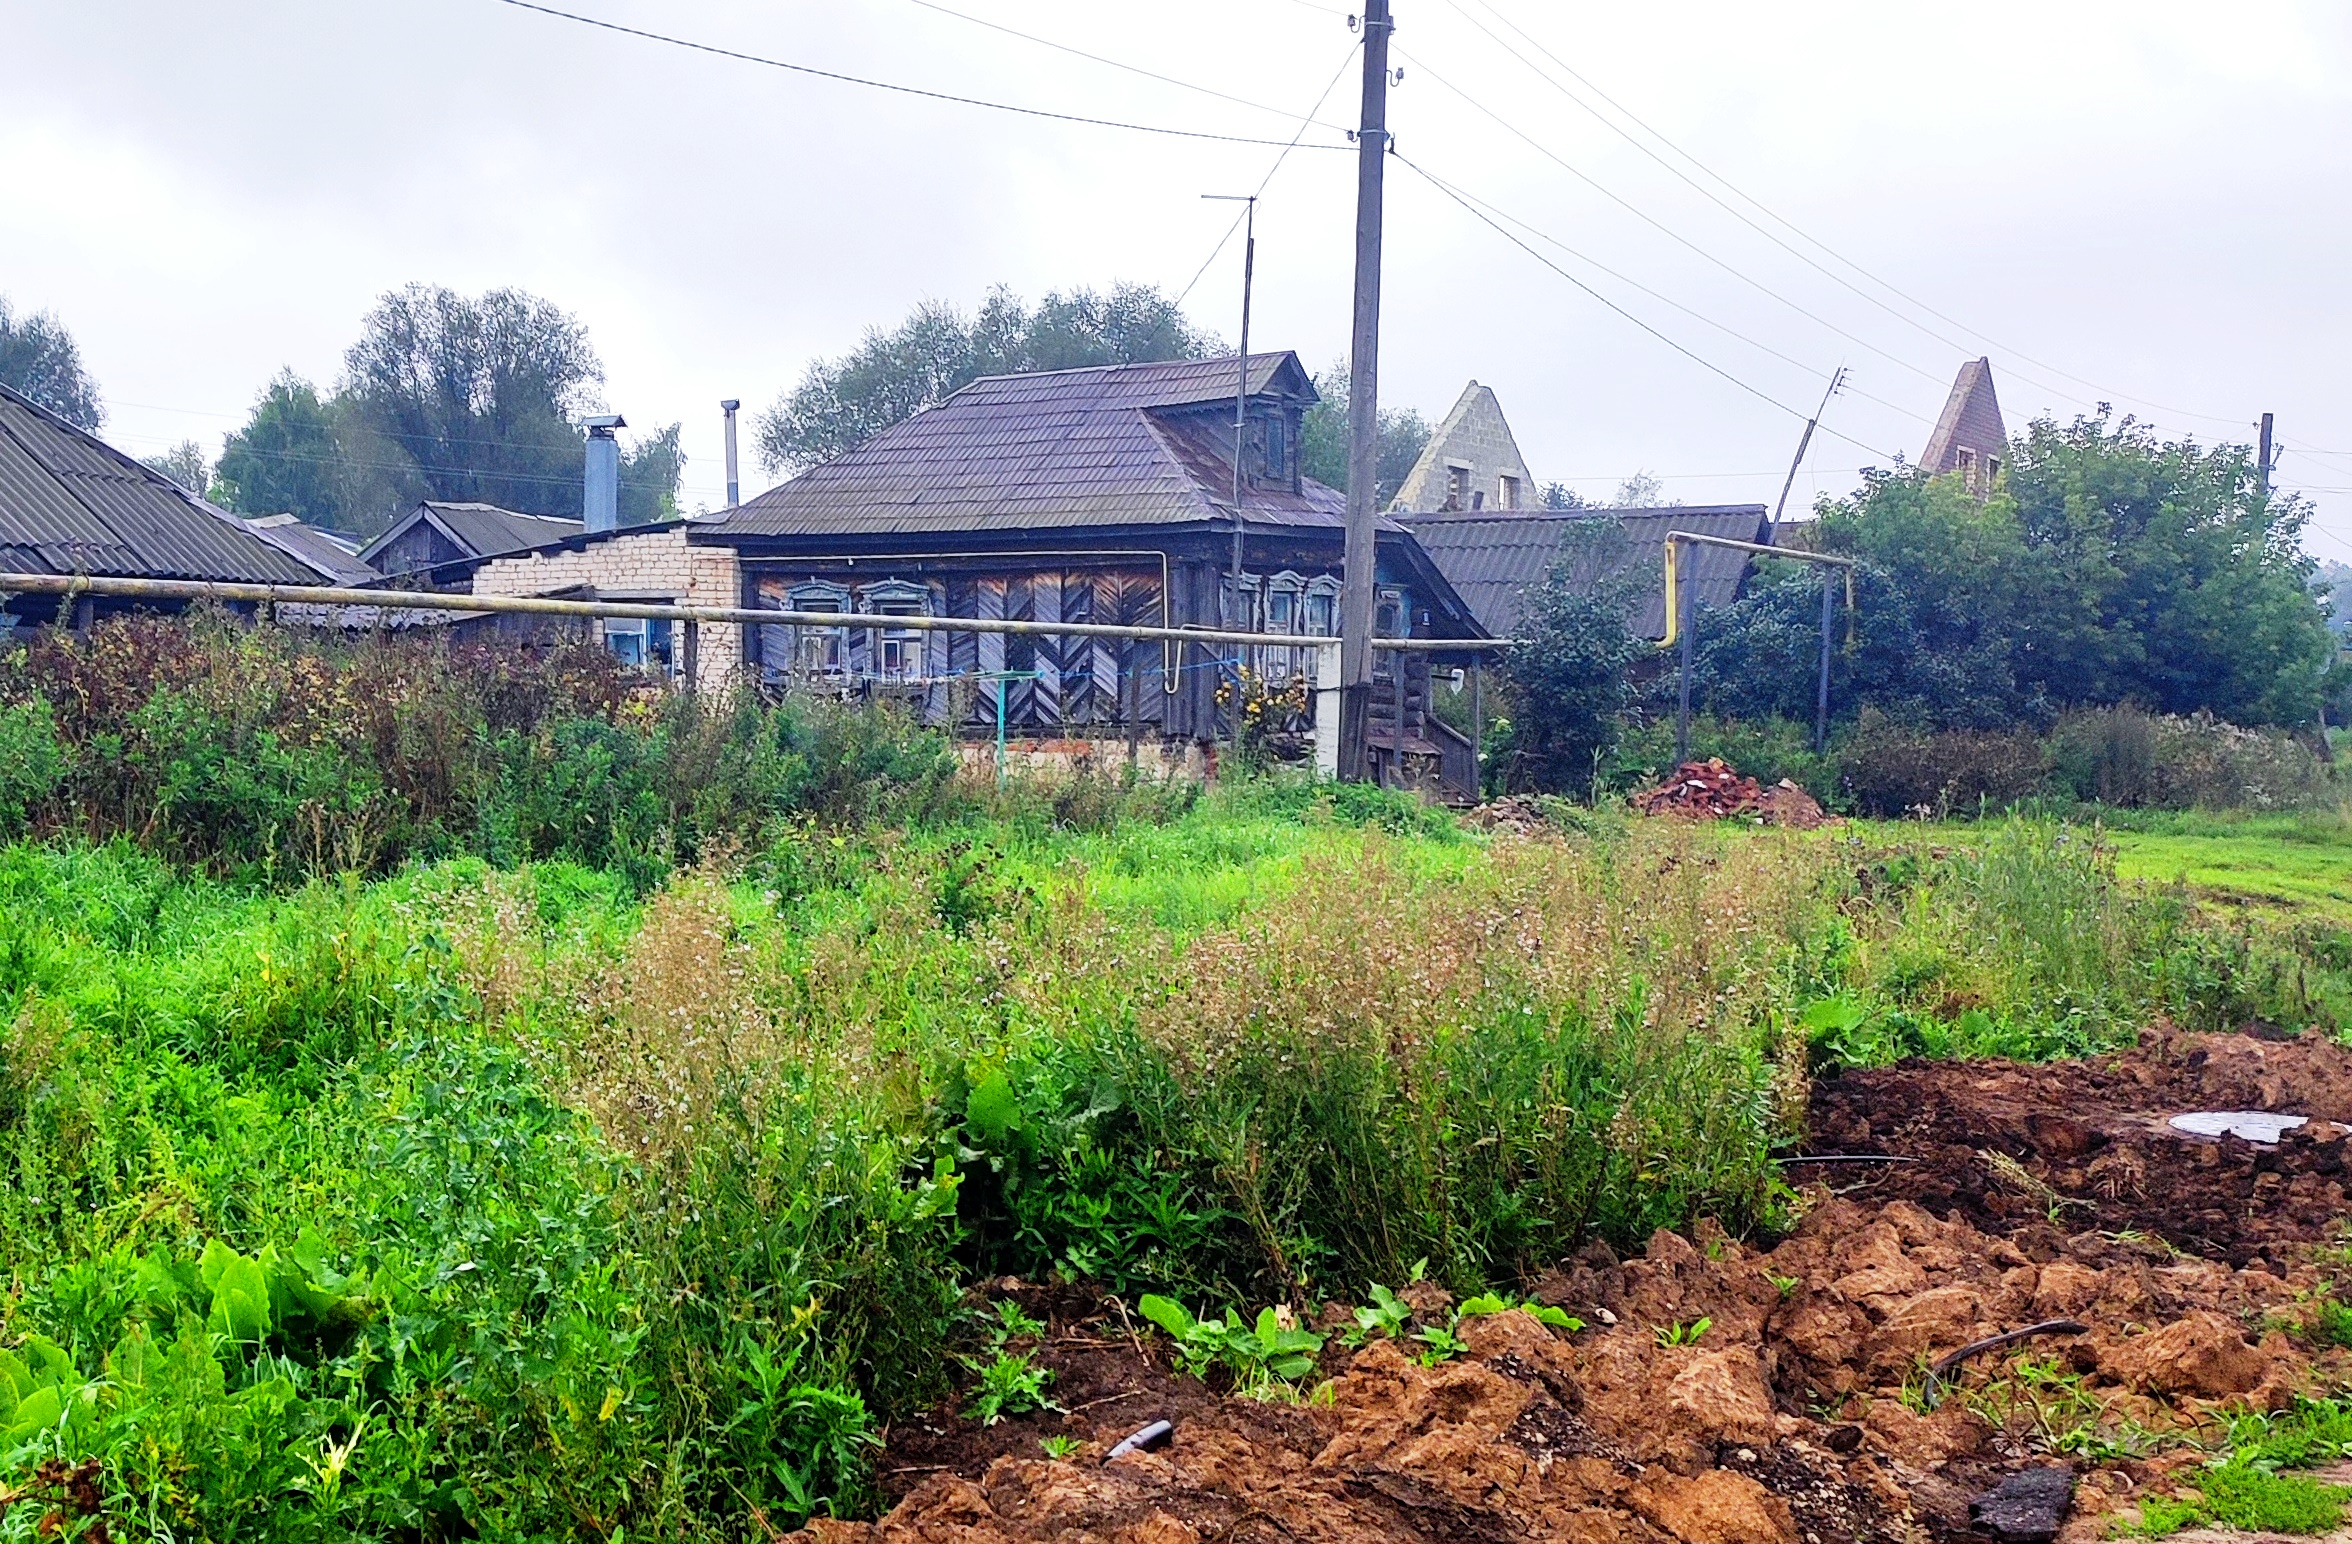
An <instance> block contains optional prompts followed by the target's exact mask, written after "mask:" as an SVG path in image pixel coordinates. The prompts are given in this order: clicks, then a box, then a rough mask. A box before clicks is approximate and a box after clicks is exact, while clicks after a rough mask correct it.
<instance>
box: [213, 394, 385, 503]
mask: <svg viewBox="0 0 2352 1544" xmlns="http://www.w3.org/2000/svg"><path fill="white" fill-rule="evenodd" d="M339 416H341V415H340V414H339V413H338V411H337V410H336V408H335V406H334V405H333V404H332V403H329V402H327V401H323V400H321V399H320V397H319V394H318V389H317V388H316V387H314V386H312V385H311V384H310V382H308V381H306V380H304V379H302V377H300V376H298V375H296V374H295V373H294V372H293V371H291V370H280V371H279V372H278V374H277V376H276V378H275V379H273V380H272V381H271V382H270V383H269V385H267V386H265V387H263V388H262V392H261V396H260V398H259V399H258V400H257V401H256V402H255V403H254V404H253V416H252V417H251V418H250V419H248V420H247V421H246V424H245V427H244V428H242V429H240V430H238V431H237V432H236V433H234V434H232V435H230V436H229V437H228V439H227V441H226V442H225V443H224V444H223V445H222V446H221V458H220V465H219V466H217V467H215V468H214V469H213V475H214V477H215V478H216V479H217V480H218V482H219V485H220V493H221V497H222V499H223V500H224V501H225V502H226V503H227V505H228V507H229V508H231V509H234V510H236V511H238V512H239V513H241V514H248V515H276V514H291V515H296V516H299V517H300V518H302V519H304V520H307V521H309V522H310V523H311V524H313V525H320V526H325V527H328V528H330V529H334V530H356V529H358V528H359V526H360V525H361V524H362V523H363V522H364V519H365V510H364V509H359V508H350V507H347V506H346V504H345V502H344V495H345V493H346V492H347V491H348V490H347V487H346V485H347V483H348V481H349V478H348V476H347V472H348V470H349V469H348V468H346V467H345V466H344V465H343V462H344V461H345V459H346V458H345V455H344V449H343V445H342V441H341V439H340V437H339V436H338V435H337V433H336V427H337V425H336V420H337V418H338V417H339Z"/></svg>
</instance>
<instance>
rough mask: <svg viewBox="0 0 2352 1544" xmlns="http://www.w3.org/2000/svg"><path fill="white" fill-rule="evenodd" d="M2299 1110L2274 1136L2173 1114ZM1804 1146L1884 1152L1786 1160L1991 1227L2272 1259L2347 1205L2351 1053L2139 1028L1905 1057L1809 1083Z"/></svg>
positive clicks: (2313, 1040) (2038, 1247)
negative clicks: (2023, 1052)
mask: <svg viewBox="0 0 2352 1544" xmlns="http://www.w3.org/2000/svg"><path fill="white" fill-rule="evenodd" d="M2201 1110H2211V1111H2224V1110H2271V1111H2279V1112H2284V1113H2289V1114H2294V1115H2302V1116H2307V1117H2309V1123H2308V1124H2306V1125H2304V1126H2302V1127H2299V1128H2297V1129H2294V1130H2290V1131H2287V1132H2285V1133H2284V1134H2283V1135H2282V1136H2281V1138H2280V1140H2279V1141H2278V1142H2277V1143H2276V1144H2266V1143H2261V1142H2250V1141H2245V1140H2241V1139H2240V1138H2238V1137H2235V1136H2228V1135H2224V1136H2220V1137H2204V1136H2196V1135H2192V1134H2190V1133H2187V1132H2183V1131H2180V1130H2178V1129H2176V1128H2174V1127H2173V1126H2172V1125H2171V1124H2170V1121H2171V1117H2173V1116H2175V1115H2180V1114H2185V1113H2189V1112H2192V1111H2201ZM1810 1125H1811V1130H1812V1132H1813V1140H1812V1146H1811V1149H1810V1151H1811V1153H1812V1154H1813V1155H1815V1156H1817V1157H1818V1156H1824V1155H1836V1154H1884V1155H1892V1156H1896V1157H1899V1158H1902V1159H1905V1160H1909V1161H1906V1162H1899V1163H1874V1162H1846V1161H1839V1160H1837V1159H1835V1158H1832V1160H1831V1161H1829V1162H1825V1163H1820V1164H1814V1165H1808V1166H1807V1167H1805V1168H1804V1169H1802V1170H1800V1171H1798V1172H1801V1173H1804V1174H1805V1175H1806V1176H1807V1177H1820V1178H1823V1179H1826V1180H1827V1181H1828V1182H1829V1183H1830V1184H1831V1185H1833V1186H1834V1187H1835V1188H1837V1189H1838V1190H1839V1191H1840V1192H1841V1193H1843V1194H1847V1195H1850V1196H1854V1197H1857V1198H1871V1199H1894V1198H1897V1197H1901V1198H1903V1199H1907V1200H1911V1201H1916V1202H1918V1203H1919V1204H1920V1205H1922V1206H1925V1207H1926V1208H1927V1209H1928V1210H1930V1211H1932V1212H1936V1213H1938V1214H1951V1213H1957V1214H1959V1215H1960V1216H1962V1217H1965V1218H1966V1219H1967V1220H1968V1221H1969V1222H1971V1223H1973V1224H1974V1225H1975V1226H1977V1227H1979V1228H1982V1229H1984V1230H1986V1231H1987V1232H1991V1233H1999V1234H2005V1235H2010V1236H2013V1237H2018V1238H2019V1239H2020V1240H2021V1242H2023V1241H2024V1240H2026V1239H2027V1238H2029V1237H2030V1238H2031V1239H2034V1240H2039V1241H2040V1242H2034V1243H2025V1247H2027V1248H2028V1249H2029V1251H2030V1252H2033V1253H2035V1254H2036V1255H2037V1256H2046V1255H2048V1254H2049V1252H2050V1250H2051V1248H2052V1247H2054V1246H2053V1245H2051V1244H2050V1243H2049V1242H2048V1241H2049V1240H2051V1239H2057V1238H2062V1237H2064V1236H2065V1235H2068V1234H2074V1233H2079V1232H2081V1231H2083V1230H2085V1229H2102V1230H2106V1231H2108V1232H2125V1231H2130V1232H2137V1233H2142V1234H2146V1235H2148V1236H2150V1237H2152V1238H2159V1239H2162V1240H2165V1241H2166V1242H2168V1243H2169V1244H2171V1245H2172V1246H2174V1247H2176V1248H2178V1249H2181V1250H2185V1251H2187V1252H2188V1253H2190V1254H2193V1255H2197V1256H2200V1257H2203V1258H2206V1259H2214V1260H2227V1261H2229V1262H2230V1263H2231V1264H2233V1265H2246V1264H2249V1263H2251V1262H2255V1261H2264V1260H2267V1261H2270V1262H2273V1263H2274V1264H2283V1263H2284V1262H2285V1260H2286V1259H2288V1258H2291V1257H2292V1255H2293V1253H2294V1246H2295V1245H2297V1244H2301V1243H2307V1242H2309V1241H2312V1240H2316V1239H2319V1238H2322V1237H2324V1236H2326V1233H2327V1230H2328V1229H2329V1227H2330V1226H2331V1225H2333V1224H2334V1223H2335V1222H2336V1221H2337V1219H2339V1218H2342V1217H2344V1216H2345V1215H2346V1212H2347V1207H2346V1204H2345V1185H2346V1178H2345V1172H2344V1160H2345V1153H2346V1146H2345V1140H2344V1139H2345V1136H2346V1132H2347V1128H2348V1127H2352V1051H2347V1050H2346V1049H2345V1048H2344V1047H2342V1046H2340V1045H2337V1044H2335V1043H2334V1042H2333V1041H2329V1040H2324V1039H2322V1038H2320V1037H2319V1036H2317V1035H2305V1036H2301V1037H2298V1038H2295V1039H2291V1040H2265V1039H2259V1038H2256V1037H2255V1036H2252V1035H2197V1034H2186V1033H2182V1032H2179V1031H2174V1030H2170V1029H2158V1030H2156V1031H2153V1032H2151V1033H2150V1034H2149V1035H2148V1036H2147V1037H2146V1038H2145V1039H2144V1041H2143V1043H2142V1044H2141V1046H2140V1047H2139V1048H2138V1049H2136V1050H2133V1051H2130V1052H2127V1053H2124V1054H2121V1055H2117V1056H2112V1057H2102V1058H2096V1059H2093V1060H2088V1061H2072V1062H2049V1063H2043V1064H2038V1065H2025V1064H2019V1063H2014V1062H1999V1061H1989V1062H1903V1063H1898V1064H1897V1065H1895V1066H1892V1067H1880V1068H1874V1069H1871V1070H1868V1071H1856V1072H1848V1073H1845V1074H1844V1075H1842V1076H1839V1077H1834V1078H1828V1079H1825V1080H1823V1081H1822V1082H1820V1083H1818V1084H1816V1085H1815V1087H1814V1090H1813V1096H1812V1111H1811V1121H1810Z"/></svg>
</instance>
